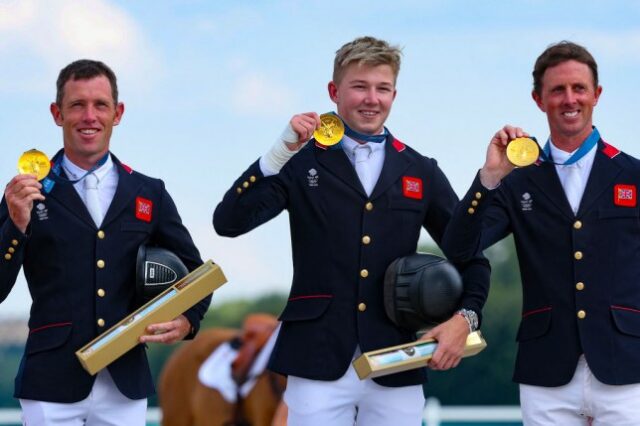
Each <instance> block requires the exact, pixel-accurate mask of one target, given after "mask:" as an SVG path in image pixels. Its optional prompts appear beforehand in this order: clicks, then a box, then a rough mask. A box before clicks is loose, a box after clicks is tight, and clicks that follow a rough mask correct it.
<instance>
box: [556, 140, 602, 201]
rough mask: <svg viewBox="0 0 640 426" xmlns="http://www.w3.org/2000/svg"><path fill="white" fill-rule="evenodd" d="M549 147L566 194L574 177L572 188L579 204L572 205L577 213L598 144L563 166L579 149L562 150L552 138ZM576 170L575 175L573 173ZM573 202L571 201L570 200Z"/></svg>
mask: <svg viewBox="0 0 640 426" xmlns="http://www.w3.org/2000/svg"><path fill="white" fill-rule="evenodd" d="M549 141H550V143H549V148H550V151H551V158H553V162H554V163H560V164H556V165H555V166H556V172H557V173H558V177H559V178H560V183H562V188H563V189H564V192H565V194H567V188H568V185H569V179H574V182H571V185H572V186H573V187H572V188H571V190H573V191H576V192H577V194H578V197H577V201H578V202H577V205H573V204H575V203H573V204H572V205H571V208H572V209H573V212H574V213H576V212H577V211H578V207H579V206H580V200H582V196H583V195H584V190H585V188H586V187H587V180H588V179H589V174H590V173H591V167H592V166H593V160H595V158H596V152H597V147H598V145H597V144H596V145H594V146H593V148H591V150H590V151H589V152H587V153H586V154H585V155H584V156H583V157H582V158H581V159H580V160H578V161H576V162H575V163H573V164H570V165H567V166H562V165H561V164H562V163H564V162H565V161H567V160H568V159H569V158H570V157H571V156H572V155H573V154H574V153H575V152H576V151H577V150H578V149H580V148H578V149H576V150H575V151H573V152H566V151H562V150H561V149H559V148H557V147H556V146H555V145H554V144H553V141H552V140H549ZM574 172H575V177H574V175H573V173H574ZM570 203H571V202H570Z"/></svg>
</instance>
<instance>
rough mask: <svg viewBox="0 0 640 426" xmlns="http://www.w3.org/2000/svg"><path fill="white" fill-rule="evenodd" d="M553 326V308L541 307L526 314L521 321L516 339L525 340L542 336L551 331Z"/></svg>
mask: <svg viewBox="0 0 640 426" xmlns="http://www.w3.org/2000/svg"><path fill="white" fill-rule="evenodd" d="M550 327H551V309H541V310H537V311H535V312H532V313H530V314H525V316H524V317H523V318H522V321H521V322H520V328H519V329H518V335H517V336H516V340H517V341H518V342H524V341H527V340H531V339H535V338H536V337H540V336H542V335H544V334H546V333H547V331H549V328H550Z"/></svg>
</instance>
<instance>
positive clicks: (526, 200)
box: [520, 192, 533, 212]
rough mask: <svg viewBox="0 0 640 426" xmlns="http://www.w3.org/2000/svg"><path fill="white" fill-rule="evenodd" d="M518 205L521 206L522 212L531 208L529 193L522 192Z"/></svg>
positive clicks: (531, 200) (531, 199)
mask: <svg viewBox="0 0 640 426" xmlns="http://www.w3.org/2000/svg"><path fill="white" fill-rule="evenodd" d="M520 205H521V206H522V211H523V212H530V211H531V210H533V198H532V197H531V194H529V193H528V192H525V193H524V194H522V198H520Z"/></svg>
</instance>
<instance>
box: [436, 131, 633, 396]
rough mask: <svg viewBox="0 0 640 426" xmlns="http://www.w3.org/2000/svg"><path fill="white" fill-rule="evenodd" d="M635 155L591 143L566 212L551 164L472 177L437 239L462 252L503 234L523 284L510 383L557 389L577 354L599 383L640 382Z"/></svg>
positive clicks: (463, 254)
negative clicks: (579, 189)
mask: <svg viewBox="0 0 640 426" xmlns="http://www.w3.org/2000/svg"><path fill="white" fill-rule="evenodd" d="M639 187H640V162H639V161H638V160H637V159H635V158H633V157H631V156H629V155H627V154H625V153H622V152H620V151H619V150H617V149H616V148H614V147H613V146H611V145H608V144H606V143H605V142H604V141H602V140H600V141H599V143H598V151H597V153H596V157H595V160H594V163H593V167H592V170H591V174H590V175H589V179H588V182H587V186H586V189H585V192H584V195H583V198H582V201H581V203H580V207H579V210H578V213H577V214H574V213H573V211H572V209H571V207H570V205H569V202H568V201H567V198H566V196H565V194H564V190H563V188H562V185H561V183H560V180H559V178H558V174H557V172H556V170H555V166H554V165H553V164H552V163H549V162H544V163H540V164H537V165H532V166H529V167H525V168H521V169H516V170H514V171H513V172H511V173H510V174H509V175H508V176H507V177H506V178H505V179H503V181H502V183H501V185H500V186H499V187H498V188H497V189H496V190H493V191H488V190H486V189H485V188H484V187H483V186H482V184H481V183H480V181H479V178H477V177H476V179H475V181H474V183H473V184H472V186H471V189H470V190H469V192H468V193H467V194H466V196H465V197H464V198H463V199H462V201H461V202H460V205H459V206H458V208H457V209H456V212H455V215H454V218H453V219H452V221H451V226H450V227H449V228H448V230H447V233H446V236H445V239H444V242H443V245H444V246H445V247H446V248H447V251H448V253H449V254H450V256H453V258H455V259H465V258H468V257H470V256H471V255H472V254H473V253H474V252H475V250H477V248H478V247H480V248H481V249H484V248H486V247H489V246H491V245H492V244H494V243H495V242H496V241H499V240H500V239H502V238H504V237H505V236H506V235H508V234H509V233H513V236H514V238H515V244H516V250H517V254H518V260H519V264H520V272H521V278H522V289H523V307H522V320H521V323H520V328H519V330H518V335H517V340H518V342H519V346H518V355H517V360H516V366H515V374H514V380H515V381H516V382H519V383H524V384H530V385H538V386H561V385H564V384H566V383H568V382H569V381H570V380H571V378H572V377H573V374H574V371H575V368H576V365H577V362H578V358H579V356H580V355H581V354H584V355H585V357H586V360H587V363H588V365H589V368H590V369H591V371H592V372H593V374H594V375H595V376H596V377H597V378H598V380H600V381H601V382H603V383H606V384H610V385H623V384H629V383H637V382H639V381H640V369H639V368H638V366H639V365H640V214H639V213H640V210H639V208H638V192H637V191H638V188H639Z"/></svg>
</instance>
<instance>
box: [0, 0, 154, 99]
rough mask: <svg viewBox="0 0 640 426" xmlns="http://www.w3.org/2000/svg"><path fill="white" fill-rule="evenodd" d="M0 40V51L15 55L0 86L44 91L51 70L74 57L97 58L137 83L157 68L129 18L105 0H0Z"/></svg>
mask: <svg viewBox="0 0 640 426" xmlns="http://www.w3.org/2000/svg"><path fill="white" fill-rule="evenodd" d="M0 40H1V41H0V54H3V56H5V57H14V58H19V59H18V60H17V61H15V63H14V64H8V66H5V67H3V68H2V70H0V81H2V82H4V83H0V90H7V91H21V90H28V91H42V90H48V89H49V88H50V86H51V74H52V73H53V74H55V73H57V71H58V70H59V69H61V68H62V67H63V66H65V65H66V64H67V63H69V62H71V61H73V60H75V59H79V58H90V59H98V60H102V61H104V62H105V63H107V64H108V65H109V66H111V67H112V68H114V70H115V71H116V74H118V75H119V76H120V75H126V76H127V78H131V77H133V78H135V79H136V80H138V81H139V82H140V83H141V84H144V83H145V82H148V80H149V78H148V77H149V75H150V74H152V73H150V72H149V70H151V69H155V68H157V67H156V66H155V63H156V60H155V55H154V54H153V49H152V48H151V46H150V43H148V42H147V40H146V39H145V37H144V34H143V32H142V30H141V29H140V28H139V27H138V25H137V23H136V22H135V21H134V19H132V18H131V17H130V16H129V15H128V14H127V13H126V12H124V11H123V10H122V9H120V8H119V7H117V6H115V5H113V4H110V3H109V2H107V1H105V0H85V1H82V2H78V1H73V0H56V1H55V2H49V1H46V2H43V1H38V0H19V1H12V0H0ZM34 64H35V66H34ZM43 68H44V69H43ZM43 75H46V76H47V77H48V78H43Z"/></svg>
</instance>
